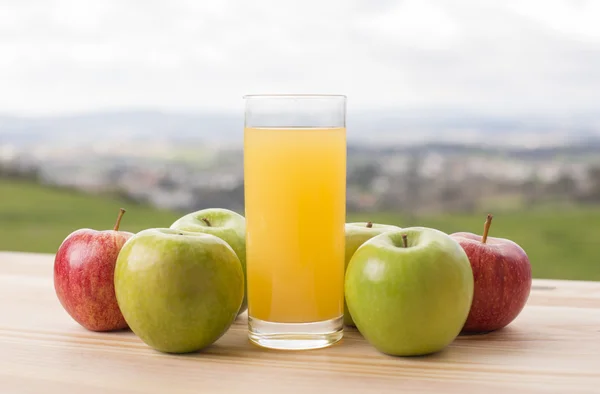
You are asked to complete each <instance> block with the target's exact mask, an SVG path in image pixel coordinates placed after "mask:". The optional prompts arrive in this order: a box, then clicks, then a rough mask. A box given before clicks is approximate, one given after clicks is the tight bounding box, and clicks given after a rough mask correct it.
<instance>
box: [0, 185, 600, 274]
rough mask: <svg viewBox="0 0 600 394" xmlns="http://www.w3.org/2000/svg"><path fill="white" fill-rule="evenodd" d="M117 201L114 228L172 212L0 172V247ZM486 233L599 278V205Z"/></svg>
mask: <svg viewBox="0 0 600 394" xmlns="http://www.w3.org/2000/svg"><path fill="white" fill-rule="evenodd" d="M120 207H124V208H126V209H127V214H126V215H125V217H124V218H123V222H122V227H121V228H122V229H123V230H127V231H132V232H137V231H139V230H142V229H144V228H148V227H168V226H169V225H170V224H171V223H172V222H173V221H174V220H175V219H176V218H177V217H179V216H180V213H176V212H168V211H161V210H157V209H154V208H151V207H148V206H142V205H131V203H126V202H123V201H119V200H117V199H111V198H108V197H99V196H89V195H85V194H80V193H76V192H73V191H69V190H59V189H54V188H49V187H43V186H39V185H36V184H32V183H25V182H16V181H7V180H0V250H13V251H27V252H47V253H54V252H56V250H57V248H58V247H59V245H60V243H61V242H62V240H63V239H64V238H65V237H66V236H67V235H68V234H69V233H70V232H72V231H74V230H76V229H78V228H82V227H88V228H95V229H109V228H112V226H113V224H114V221H115V218H116V215H117V213H118V210H119V208H120ZM484 216H485V215H483V214H479V215H441V216H432V217H420V218H417V219H411V220H407V219H404V218H403V217H402V216H400V215H397V214H393V213H377V214H350V215H348V221H363V220H370V221H373V222H380V223H390V224H396V225H399V226H403V227H408V226H411V225H420V226H428V227H434V228H437V229H440V230H442V231H445V232H448V233H451V232H455V231H472V232H480V231H481V229H482V227H483V222H484ZM491 236H498V237H506V238H510V239H512V240H514V241H515V242H517V243H519V244H520V245H521V246H522V247H523V248H524V249H525V250H526V252H527V253H528V254H529V257H530V259H531V263H532V266H533V274H534V276H535V277H537V278H556V279H580V280H600V207H596V208H585V209H584V208H569V209H566V208H565V209H560V210H558V209H554V210H553V209H550V208H543V209H542V208H540V209H539V210H529V211H524V212H511V213H498V212H496V213H495V217H494V222H493V226H492V230H491Z"/></svg>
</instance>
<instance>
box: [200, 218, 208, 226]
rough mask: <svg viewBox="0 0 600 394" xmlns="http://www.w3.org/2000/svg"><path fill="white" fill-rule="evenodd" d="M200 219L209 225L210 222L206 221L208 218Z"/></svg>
mask: <svg viewBox="0 0 600 394" xmlns="http://www.w3.org/2000/svg"><path fill="white" fill-rule="evenodd" d="M200 220H202V221H203V222H204V223H206V225H207V226H208V227H211V224H210V222H209V221H208V219H207V218H202V219H200Z"/></svg>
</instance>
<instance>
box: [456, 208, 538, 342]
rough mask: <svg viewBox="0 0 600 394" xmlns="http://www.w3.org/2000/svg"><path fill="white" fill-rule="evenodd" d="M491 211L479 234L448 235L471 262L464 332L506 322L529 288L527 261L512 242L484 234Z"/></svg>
mask: <svg viewBox="0 0 600 394" xmlns="http://www.w3.org/2000/svg"><path fill="white" fill-rule="evenodd" d="M491 223H492V215H488V217H487V220H486V222H485V227H484V231H483V236H480V235H476V234H473V233H466V232H459V233H454V234H451V235H450V236H451V237H452V238H453V239H454V240H455V241H457V242H458V243H459V244H460V246H462V248H463V249H464V251H465V252H466V253H467V256H468V257H469V261H470V262H471V268H472V269H473V278H474V279H475V286H474V292H473V302H472V304H471V310H470V312H469V316H468V317H467V321H466V322H465V325H464V327H463V329H462V331H463V332H464V333H482V332H489V331H494V330H498V329H500V328H502V327H505V326H507V325H508V324H510V323H511V322H512V321H513V320H514V319H515V318H516V317H517V316H518V315H519V313H521V311H522V310H523V307H525V304H526V303H527V299H528V298H529V292H530V291H531V264H530V262H529V258H528V257H527V254H526V253H525V251H524V250H523V248H521V247H520V246H519V245H517V244H516V243H515V242H513V241H511V240H508V239H504V238H493V237H488V232H489V229H490V225H491Z"/></svg>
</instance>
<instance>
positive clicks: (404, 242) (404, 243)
mask: <svg viewBox="0 0 600 394" xmlns="http://www.w3.org/2000/svg"><path fill="white" fill-rule="evenodd" d="M402 245H403V246H404V247H405V248H408V235H406V234H402Z"/></svg>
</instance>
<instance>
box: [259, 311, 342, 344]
mask: <svg viewBox="0 0 600 394" xmlns="http://www.w3.org/2000/svg"><path fill="white" fill-rule="evenodd" d="M343 323H344V318H343V316H340V317H338V318H335V319H331V320H325V321H320V322H315V323H273V322H268V321H264V320H259V319H256V318H253V317H250V316H248V337H249V338H250V341H252V342H253V343H255V344H257V345H259V346H262V347H265V348H269V349H279V350H308V349H320V348H324V347H327V346H331V345H333V344H334V343H336V342H337V341H339V340H340V339H342V336H343V335H344V330H343Z"/></svg>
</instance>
